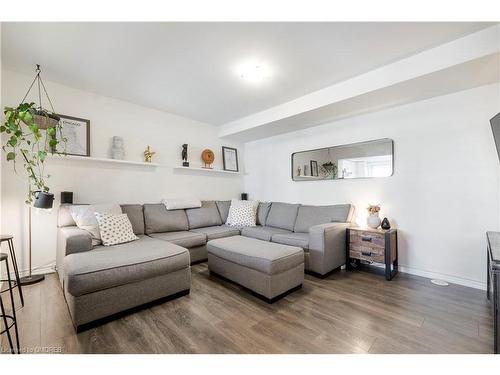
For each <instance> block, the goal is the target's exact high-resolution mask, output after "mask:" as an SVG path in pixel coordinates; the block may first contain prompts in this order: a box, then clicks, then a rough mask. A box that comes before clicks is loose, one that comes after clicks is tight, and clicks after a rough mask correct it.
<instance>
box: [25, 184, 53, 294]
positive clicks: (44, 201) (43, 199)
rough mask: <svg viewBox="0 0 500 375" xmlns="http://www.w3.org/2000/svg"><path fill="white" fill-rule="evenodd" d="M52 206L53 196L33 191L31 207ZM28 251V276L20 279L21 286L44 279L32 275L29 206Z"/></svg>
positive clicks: (40, 276)
mask: <svg viewBox="0 0 500 375" xmlns="http://www.w3.org/2000/svg"><path fill="white" fill-rule="evenodd" d="M53 204H54V194H51V193H47V192H44V191H35V203H34V204H33V207H35V208H39V209H43V210H48V209H50V208H52V206H53ZM28 210H29V211H28V220H29V222H28V232H29V233H28V249H29V274H28V276H24V277H21V279H20V281H21V285H31V284H36V283H39V282H40V281H42V280H44V279H45V275H32V273H31V272H32V267H31V205H30V206H29V208H28Z"/></svg>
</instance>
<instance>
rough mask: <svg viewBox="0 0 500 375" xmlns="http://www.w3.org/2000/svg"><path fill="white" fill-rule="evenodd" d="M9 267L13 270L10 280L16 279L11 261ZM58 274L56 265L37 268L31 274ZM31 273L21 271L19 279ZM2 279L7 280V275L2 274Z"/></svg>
mask: <svg viewBox="0 0 500 375" xmlns="http://www.w3.org/2000/svg"><path fill="white" fill-rule="evenodd" d="M9 267H10V268H11V270H10V271H11V272H10V278H11V279H12V280H14V279H15V275H14V272H12V264H11V263H10V260H9ZM54 272H56V265H55V264H49V265H47V266H43V267H37V268H35V269H34V270H33V271H32V272H31V273H32V274H33V275H46V274H48V273H54ZM29 273H30V271H29V270H19V277H24V276H28V275H29ZM0 278H2V279H5V278H7V274H6V273H2V274H1V276H0Z"/></svg>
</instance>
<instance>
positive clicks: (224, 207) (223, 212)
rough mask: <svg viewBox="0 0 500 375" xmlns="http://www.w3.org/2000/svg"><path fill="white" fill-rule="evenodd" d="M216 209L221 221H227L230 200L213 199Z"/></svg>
mask: <svg viewBox="0 0 500 375" xmlns="http://www.w3.org/2000/svg"><path fill="white" fill-rule="evenodd" d="M215 204H216V205H217V209H218V210H219V214H220V218H221V220H222V222H223V223H225V222H226V221H227V215H229V207H231V201H215Z"/></svg>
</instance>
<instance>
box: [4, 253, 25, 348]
mask: <svg viewBox="0 0 500 375" xmlns="http://www.w3.org/2000/svg"><path fill="white" fill-rule="evenodd" d="M8 258H9V256H8V255H7V254H5V253H0V265H1V262H3V261H5V267H6V270H7V277H8V279H7V280H6V281H7V282H8V286H9V287H8V289H5V290H2V291H0V318H2V320H3V325H4V329H3V330H2V331H0V336H1V335H3V334H4V333H7V338H8V339H9V346H10V352H11V353H12V354H15V353H16V351H15V350H14V344H13V343H12V335H11V334H10V329H11V328H12V327H14V329H15V332H16V346H17V353H18V354H19V353H21V350H20V347H19V332H18V330H17V319H16V305H15V303H14V292H13V291H12V289H13V288H14V287H13V286H12V284H13V281H12V280H11V279H10V270H9V262H8ZM7 291H9V294H10V304H11V309H12V315H9V314H7V313H6V311H5V307H4V304H3V300H2V294H3V293H5V292H7Z"/></svg>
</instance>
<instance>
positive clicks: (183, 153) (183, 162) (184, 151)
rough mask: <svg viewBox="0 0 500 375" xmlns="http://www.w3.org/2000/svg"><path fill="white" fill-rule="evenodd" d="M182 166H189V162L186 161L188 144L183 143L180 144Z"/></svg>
mask: <svg viewBox="0 0 500 375" xmlns="http://www.w3.org/2000/svg"><path fill="white" fill-rule="evenodd" d="M182 166H183V167H189V162H188V144H187V143H184V144H183V145H182Z"/></svg>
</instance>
